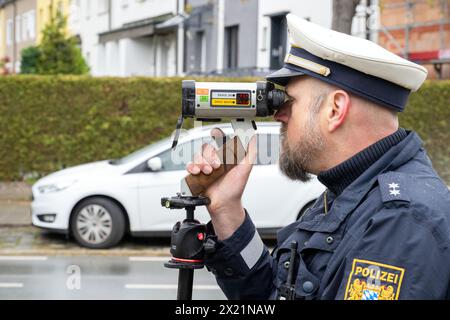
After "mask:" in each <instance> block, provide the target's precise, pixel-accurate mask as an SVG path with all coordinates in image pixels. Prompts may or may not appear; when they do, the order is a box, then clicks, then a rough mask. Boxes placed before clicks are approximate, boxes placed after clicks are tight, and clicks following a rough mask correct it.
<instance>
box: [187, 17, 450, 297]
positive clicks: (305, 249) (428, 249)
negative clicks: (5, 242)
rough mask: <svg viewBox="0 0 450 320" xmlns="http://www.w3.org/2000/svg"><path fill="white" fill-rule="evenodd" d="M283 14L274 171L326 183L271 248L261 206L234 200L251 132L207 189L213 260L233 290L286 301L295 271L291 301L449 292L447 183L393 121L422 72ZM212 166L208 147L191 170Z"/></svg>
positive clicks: (245, 169) (221, 280)
mask: <svg viewBox="0 0 450 320" xmlns="http://www.w3.org/2000/svg"><path fill="white" fill-rule="evenodd" d="M287 22H288V29H289V34H290V43H291V50H290V52H289V54H287V56H286V59H285V65H284V67H283V68H282V69H281V70H278V71H277V72H275V73H273V74H271V75H269V76H268V77H267V79H268V80H270V81H272V82H274V83H277V84H279V85H282V86H285V89H286V93H287V95H288V97H289V99H288V101H287V102H286V103H285V104H284V105H283V106H282V108H281V109H280V110H279V111H278V112H277V113H276V115H275V119H276V120H277V121H279V122H281V124H282V126H281V146H282V150H281V155H280V168H281V171H282V172H283V173H284V174H285V175H286V176H288V177H289V178H291V179H294V180H300V181H307V180H308V179H309V178H310V174H315V175H317V176H318V179H319V180H320V181H321V182H322V183H323V184H324V185H325V186H326V187H327V190H326V191H325V192H324V193H323V195H322V196H321V197H320V198H319V199H318V200H317V201H316V203H315V204H314V205H313V207H312V208H311V209H309V210H308V211H307V212H306V213H305V214H304V215H303V217H301V218H300V219H299V221H297V222H295V223H293V224H291V225H289V226H287V227H285V228H283V229H282V230H281V231H279V233H278V235H277V243H278V244H277V247H276V249H274V250H273V252H272V254H270V253H269V251H268V249H267V248H266V247H265V246H264V244H263V243H262V241H261V239H260V237H259V235H258V233H257V231H256V229H255V226H254V225H253V223H252V220H251V218H250V214H257V212H255V213H250V214H249V213H248V212H247V211H246V210H245V209H244V207H243V204H242V202H241V197H242V193H243V191H244V188H245V185H246V182H247V180H248V177H249V175H250V171H251V165H250V164H249V163H253V161H254V159H255V156H256V147H255V141H254V140H253V141H252V142H251V143H250V145H249V150H248V154H247V156H246V158H245V159H244V162H243V163H242V164H241V165H238V166H236V167H234V168H233V169H232V170H230V171H229V172H228V173H227V174H226V175H225V176H223V177H221V178H220V179H219V180H218V181H217V182H215V183H214V184H213V185H212V186H211V187H210V188H209V189H208V190H207V192H206V196H208V197H209V198H210V199H211V204H210V205H209V206H208V211H209V213H210V216H211V222H210V223H209V224H208V228H209V236H208V237H209V239H210V242H211V241H212V242H213V243H214V245H213V246H212V248H213V249H211V246H210V248H209V249H210V250H208V254H207V258H206V265H207V266H208V269H209V270H210V271H212V272H213V273H214V274H215V276H216V278H217V282H218V284H219V285H220V287H221V288H222V290H223V291H224V293H225V294H226V296H227V297H228V298H230V299H275V298H277V297H283V296H284V298H286V290H284V289H283V288H285V284H286V280H287V277H288V270H290V269H291V270H294V273H293V276H292V283H293V285H292V286H291V292H292V294H291V295H290V298H295V299H349V300H381V299H384V300H396V299H445V298H448V297H450V290H449V281H450V237H449V235H450V232H449V231H450V220H449V219H450V194H449V190H448V188H447V186H446V185H445V183H444V182H443V181H442V180H441V179H440V178H439V176H438V175H437V173H436V172H435V171H434V170H433V167H432V165H431V162H430V159H429V158H428V156H427V155H426V152H425V150H424V149H423V147H422V141H421V140H420V138H419V137H418V135H417V134H416V133H414V132H412V131H408V130H405V129H403V128H399V126H398V117H397V113H398V112H401V111H403V109H404V107H405V104H406V102H407V99H408V95H409V94H410V92H411V91H415V90H417V89H418V88H419V87H420V86H421V84H422V83H423V81H424V80H425V78H426V75H427V72H426V69H424V68H423V67H421V66H419V65H416V64H414V63H412V62H409V61H407V60H405V59H402V58H400V57H398V56H397V55H394V54H392V53H390V52H388V51H386V50H384V49H383V48H381V47H380V46H378V45H376V44H374V43H373V42H370V41H367V40H364V39H360V38H355V37H351V36H348V35H345V34H342V33H338V32H335V31H331V30H328V29H325V28H322V27H320V26H318V25H315V24H313V23H310V22H308V21H306V20H304V19H301V18H298V17H296V16H293V15H291V14H289V15H287ZM424 108H426V106H424ZM212 134H213V136H220V135H222V132H220V130H218V129H215V130H214V131H213V132H212ZM245 163H246V164H245ZM218 166H219V163H218V161H217V155H216V154H215V149H214V148H213V147H212V146H210V145H206V146H204V152H203V153H202V154H199V155H197V156H196V159H195V161H194V163H191V164H189V165H188V166H187V170H188V171H189V172H190V173H192V174H199V173H200V172H203V173H204V174H210V173H211V172H212V171H213V170H214V169H216V168H217V167H218ZM267 187H268V188H270V186H267ZM285 196H286V197H289V194H286V195H285ZM274 201H279V204H280V206H281V205H282V199H278V200H277V199H274ZM273 214H277V212H273ZM293 243H294V244H295V246H294V249H295V251H293V254H292V256H293V257H294V258H295V259H292V258H291V246H292V244H293Z"/></svg>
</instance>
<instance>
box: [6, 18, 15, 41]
mask: <svg viewBox="0 0 450 320" xmlns="http://www.w3.org/2000/svg"><path fill="white" fill-rule="evenodd" d="M13 29H14V26H13V20H12V19H8V22H7V23H6V45H7V46H10V45H12V42H13V32H14V31H13Z"/></svg>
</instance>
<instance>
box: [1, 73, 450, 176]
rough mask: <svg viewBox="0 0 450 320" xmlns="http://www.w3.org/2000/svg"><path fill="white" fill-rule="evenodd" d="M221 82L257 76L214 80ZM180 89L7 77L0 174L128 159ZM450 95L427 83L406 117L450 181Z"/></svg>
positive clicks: (158, 133) (163, 81) (167, 127)
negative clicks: (104, 160)
mask: <svg viewBox="0 0 450 320" xmlns="http://www.w3.org/2000/svg"><path fill="white" fill-rule="evenodd" d="M219 80H220V81H225V80H226V81H230V80H233V81H253V80H255V79H250V78H247V79H208V81H219ZM180 93H181V78H92V77H83V76H81V77H80V76H76V77H75V76H73V77H70V76H64V77H46V76H14V77H3V78H0V125H1V128H2V131H1V132H2V133H1V136H0V180H21V179H24V177H27V176H30V174H31V173H35V174H38V175H43V174H46V173H49V172H52V171H55V170H58V169H60V168H63V167H68V166H72V165H76V164H79V163H85V162H90V161H94V160H100V159H110V158H117V157H121V156H123V155H126V154H127V153H129V152H131V151H133V150H136V149H138V148H140V147H142V146H144V145H147V144H149V143H151V142H153V141H156V140H158V139H161V138H163V137H166V136H168V135H170V134H171V133H172V131H173V130H174V129H175V124H176V120H177V118H178V116H179V113H180V98H181V96H180ZM449 101H450V81H441V82H427V83H426V84H425V85H424V86H423V87H422V88H421V89H420V91H419V92H418V93H414V94H413V95H412V97H411V98H410V102H409V106H408V108H407V112H405V113H404V114H403V115H402V116H401V124H402V126H403V127H405V128H412V129H414V130H416V131H418V132H419V134H420V136H421V137H422V139H423V140H424V141H425V144H426V148H427V150H428V152H429V154H430V156H431V158H432V159H433V163H434V166H435V168H436V169H437V170H438V172H439V173H440V175H441V176H442V177H444V178H445V179H446V180H447V182H450V169H449V165H450V152H449V151H450V149H449V141H450V132H449V121H450V108H449ZM187 126H189V123H188V125H187ZM187 126H186V127H187Z"/></svg>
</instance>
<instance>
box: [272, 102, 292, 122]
mask: <svg viewBox="0 0 450 320" xmlns="http://www.w3.org/2000/svg"><path fill="white" fill-rule="evenodd" d="M291 108H292V103H291V102H290V101H286V102H285V103H284V104H283V105H282V106H281V107H280V108H279V109H278V110H277V112H276V113H275V115H274V116H273V117H274V119H275V120H276V121H278V122H283V123H288V121H289V118H290V117H291Z"/></svg>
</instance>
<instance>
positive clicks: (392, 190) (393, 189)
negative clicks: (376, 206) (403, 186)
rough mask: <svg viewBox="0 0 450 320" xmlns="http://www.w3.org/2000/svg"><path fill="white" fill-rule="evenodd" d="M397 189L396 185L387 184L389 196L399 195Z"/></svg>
mask: <svg viewBox="0 0 450 320" xmlns="http://www.w3.org/2000/svg"><path fill="white" fill-rule="evenodd" d="M397 188H399V185H398V183H390V184H389V194H390V195H392V196H398V195H400V190H397Z"/></svg>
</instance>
